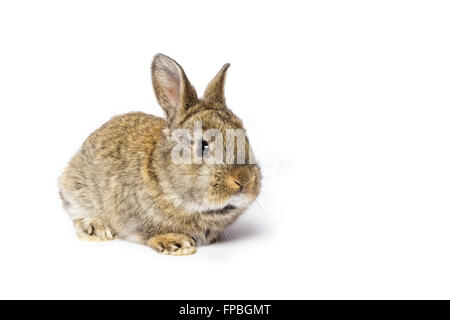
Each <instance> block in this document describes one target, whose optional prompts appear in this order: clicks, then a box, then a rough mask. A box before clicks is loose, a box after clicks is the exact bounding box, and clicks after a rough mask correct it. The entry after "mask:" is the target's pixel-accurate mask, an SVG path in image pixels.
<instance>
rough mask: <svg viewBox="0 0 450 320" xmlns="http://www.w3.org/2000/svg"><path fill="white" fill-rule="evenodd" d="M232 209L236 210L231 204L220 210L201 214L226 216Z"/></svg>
mask: <svg viewBox="0 0 450 320" xmlns="http://www.w3.org/2000/svg"><path fill="white" fill-rule="evenodd" d="M234 209H236V207H235V206H233V205H232V204H228V205H226V206H225V207H223V208H221V209H215V210H208V211H204V212H202V213H203V214H227V213H230V212H231V211H233V210H234Z"/></svg>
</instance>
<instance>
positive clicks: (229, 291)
mask: <svg viewBox="0 0 450 320" xmlns="http://www.w3.org/2000/svg"><path fill="white" fill-rule="evenodd" d="M449 17H450V7H449V4H448V2H445V1H306V2H299V1H292V2H288V1H273V2H264V1H254V2H252V1H236V2H233V1H221V2H214V1H155V2H153V3H152V2H150V1H92V0H89V1H2V2H1V4H0V41H1V42H0V46H1V49H0V107H1V126H0V137H1V156H0V168H1V169H0V170H1V176H0V188H1V190H0V192H1V202H0V218H1V220H0V248H1V250H0V298H145V299H150V298H152V299H171V298H172V299H174V298H182V299H183V298H186V299H188V298H191V299H197V298H203V299H213V298H223V299H229V298H234V299H240V298H254V299H256V298H297V299H304V298H306V299H315V298H326V299H328V298H342V299H347V298H359V299H366V298H387V299H391V298H450V272H449V270H450V258H449V252H450V251H449V245H450V232H449V227H450V201H449V200H450V198H449V195H450V150H449V138H450V126H449V122H450V91H449V88H450V41H449V39H450V19H449ZM158 52H162V53H165V54H167V55H169V56H171V57H173V58H174V59H176V60H177V61H178V62H179V63H180V64H181V65H182V66H183V67H184V69H185V71H186V73H187V75H188V77H189V78H190V80H191V82H192V83H193V84H194V85H195V86H196V88H197V91H198V92H200V93H201V92H203V89H204V87H205V86H206V84H207V82H208V81H209V80H210V79H211V78H212V77H213V76H214V74H215V73H216V72H217V71H218V70H219V68H220V67H221V66H222V65H223V64H224V63H225V62H230V63H231V68H230V69H229V73H228V78H227V86H226V94H227V101H228V104H229V107H230V108H231V109H232V110H233V111H235V113H237V114H238V115H239V116H240V117H241V118H242V119H243V120H244V123H245V124H246V127H247V129H248V132H249V135H250V138H251V141H252V144H253V149H254V150H255V153H256V155H257V156H258V158H259V161H260V163H261V166H262V169H263V174H264V181H263V190H262V193H261V196H260V197H259V199H258V204H255V205H254V206H253V207H252V208H251V209H250V210H249V211H248V212H246V213H245V214H244V216H242V218H241V219H239V220H238V222H237V223H236V224H235V225H233V226H232V227H231V228H230V229H229V231H228V232H229V233H230V238H231V239H230V240H229V241H225V242H223V243H220V244H216V245H211V246H207V247H201V248H199V250H198V252H197V254H195V255H193V256H189V257H171V256H164V255H158V254H157V253H155V252H153V251H152V250H151V249H149V248H147V247H145V246H140V245H136V244H132V243H127V242H123V241H113V242H107V243H89V242H82V241H80V240H78V239H77V238H76V236H75V233H74V231H73V228H72V226H71V223H70V221H69V219H68V217H67V216H66V214H65V212H64V211H63V209H62V206H61V203H60V200H59V198H58V192H57V188H56V181H57V177H58V176H59V175H60V174H61V172H62V170H63V168H64V167H65V165H66V164H67V162H68V160H69V159H70V157H71V156H72V155H73V154H74V153H75V151H76V150H77V149H78V147H79V146H80V145H81V143H82V142H83V140H84V139H85V138H86V137H87V136H88V134H89V133H91V132H92V131H93V130H95V129H96V128H97V127H98V126H100V125H101V124H102V123H103V122H105V121H106V120H108V119H109V118H110V117H111V116H113V115H116V114H119V113H124V112H128V111H136V110H140V111H145V112H148V113H152V114H156V115H162V112H161V110H160V108H159V106H158V105H157V103H156V99H155V97H154V95H153V91H152V87H151V82H150V63H151V59H152V56H153V55H154V54H156V53H158Z"/></svg>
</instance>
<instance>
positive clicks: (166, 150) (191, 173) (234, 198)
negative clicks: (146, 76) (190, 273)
mask: <svg viewBox="0 0 450 320" xmlns="http://www.w3.org/2000/svg"><path fill="white" fill-rule="evenodd" d="M228 67H229V64H225V65H224V66H223V67H222V69H221V70H220V71H219V72H218V74H217V75H216V76H215V77H214V78H213V80H211V82H210V83H209V84H208V86H207V87H206V89H205V92H204V95H203V97H202V98H198V97H197V93H196V91H195V89H194V87H193V86H192V85H191V84H190V82H189V80H188V78H187V77H186V74H185V72H184V70H183V68H182V67H181V66H180V65H179V64H178V63H177V62H176V61H175V60H173V59H171V58H169V57H167V56H165V55H163V54H157V55H156V56H155V57H154V58H153V62H152V67H151V75H152V82H153V89H154V92H155V94H156V98H157V101H158V103H159V105H160V106H161V107H162V109H163V111H164V114H165V119H164V118H161V117H157V116H153V115H150V114H146V113H143V112H131V113H127V114H123V115H118V116H115V117H113V118H111V119H110V120H109V121H107V122H106V123H105V124H103V126H101V127H100V128H99V129H97V130H96V131H95V132H93V133H92V134H91V135H90V136H89V137H88V138H87V139H86V140H85V142H84V143H83V145H82V147H81V148H80V149H79V150H78V152H77V153H76V154H75V155H74V156H73V157H72V159H71V160H70V162H69V164H68V165H67V167H66V168H65V169H64V171H63V173H62V175H61V176H60V177H59V180H58V187H59V194H60V197H61V200H62V203H63V208H64V209H65V211H66V212H67V213H68V215H69V217H70V219H71V220H72V222H73V224H74V228H75V231H76V234H77V236H78V237H79V238H80V239H83V240H89V241H106V240H113V239H124V240H128V241H132V242H137V243H140V244H144V245H147V246H149V247H150V248H152V249H154V250H155V251H157V252H159V253H162V254H168V255H176V256H179V255H190V254H193V253H195V252H196V250H197V249H196V248H197V246H199V245H207V244H210V243H213V242H216V241H219V240H220V235H221V232H222V231H223V230H224V229H225V228H226V227H227V226H229V225H230V224H232V223H233V222H234V221H235V220H236V219H237V218H238V217H239V216H240V215H241V214H242V213H243V212H244V211H245V210H246V209H247V208H248V207H249V205H250V204H251V203H252V202H253V201H254V200H255V198H256V197H257V196H258V194H259V191H260V188H261V170H260V167H259V166H258V164H257V163H256V162H255V163H250V161H247V162H246V163H244V164H237V163H236V164H235V163H232V164H229V163H227V164H221V163H218V164H211V163H204V162H202V163H192V162H191V163H181V164H180V163H175V162H174V161H172V159H171V154H172V153H171V150H172V148H173V147H174V146H175V144H176V141H174V140H172V139H171V134H173V133H174V132H175V131H176V130H178V129H186V130H192V128H193V126H194V123H195V122H196V121H197V122H198V121H201V123H202V129H204V130H205V129H209V128H214V129H217V130H219V131H220V132H224V131H225V130H226V129H230V128H231V129H242V130H244V129H243V124H242V121H241V120H240V119H239V118H238V117H237V116H235V115H234V114H233V113H232V112H231V110H230V109H228V107H227V106H226V104H225V97H224V82H225V75H226V72H227V69H228ZM209 146H210V144H209V142H207V141H205V140H203V138H202V137H200V139H197V141H195V140H194V141H193V146H192V149H193V150H194V151H193V152H197V151H195V150H197V149H199V152H200V154H201V155H202V157H203V155H204V154H206V153H205V151H207V150H208V148H209ZM245 148H246V149H245V150H246V152H248V154H250V152H251V149H250V145H249V141H248V138H247V137H245ZM248 158H249V156H248Z"/></svg>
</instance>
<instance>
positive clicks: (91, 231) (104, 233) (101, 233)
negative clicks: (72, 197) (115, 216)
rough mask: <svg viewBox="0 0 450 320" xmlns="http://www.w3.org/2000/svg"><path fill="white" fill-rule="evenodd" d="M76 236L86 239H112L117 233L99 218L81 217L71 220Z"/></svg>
mask: <svg viewBox="0 0 450 320" xmlns="http://www.w3.org/2000/svg"><path fill="white" fill-rule="evenodd" d="M73 224H74V227H75V231H76V232H77V236H78V238H80V239H82V240H86V241H108V240H114V239H115V238H116V237H117V234H116V233H115V232H114V231H113V230H112V229H111V228H110V227H109V226H107V225H106V224H105V223H103V222H102V221H101V220H99V219H92V218H82V219H77V220H74V221H73Z"/></svg>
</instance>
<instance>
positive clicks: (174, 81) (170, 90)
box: [164, 69, 180, 107]
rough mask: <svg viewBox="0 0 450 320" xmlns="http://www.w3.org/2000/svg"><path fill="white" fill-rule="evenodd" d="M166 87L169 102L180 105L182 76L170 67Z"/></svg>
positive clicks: (167, 71)
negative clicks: (173, 71)
mask: <svg viewBox="0 0 450 320" xmlns="http://www.w3.org/2000/svg"><path fill="white" fill-rule="evenodd" d="M164 80H165V81H164V82H165V85H166V86H165V89H164V91H165V92H166V96H167V98H168V99H169V102H170V104H171V105H172V106H174V107H179V106H180V78H179V77H178V75H177V74H173V73H172V72H171V71H170V70H169V69H166V79H164Z"/></svg>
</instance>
